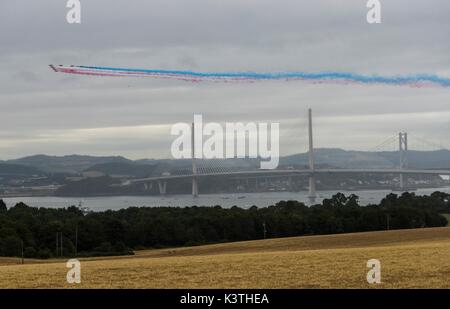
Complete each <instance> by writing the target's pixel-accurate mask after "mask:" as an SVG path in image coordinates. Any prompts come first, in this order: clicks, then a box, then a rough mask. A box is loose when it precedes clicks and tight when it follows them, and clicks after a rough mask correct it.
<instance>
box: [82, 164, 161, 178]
mask: <svg viewBox="0 0 450 309" xmlns="http://www.w3.org/2000/svg"><path fill="white" fill-rule="evenodd" d="M156 168H157V166H156V164H153V165H150V164H139V163H136V162H108V163H100V164H95V165H93V166H91V167H89V168H87V169H86V170H85V172H88V171H95V172H101V173H103V174H106V175H110V176H132V177H140V178H143V177H147V176H149V175H151V174H152V173H154V171H155V170H156Z"/></svg>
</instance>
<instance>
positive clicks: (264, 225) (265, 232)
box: [263, 221, 267, 239]
mask: <svg viewBox="0 0 450 309" xmlns="http://www.w3.org/2000/svg"><path fill="white" fill-rule="evenodd" d="M263 233H264V239H266V234H267V230H266V221H264V222H263Z"/></svg>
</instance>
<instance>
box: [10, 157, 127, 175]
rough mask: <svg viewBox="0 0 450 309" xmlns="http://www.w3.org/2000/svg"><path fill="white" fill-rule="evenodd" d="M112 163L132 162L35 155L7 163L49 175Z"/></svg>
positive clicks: (106, 158)
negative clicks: (38, 170) (33, 168)
mask: <svg viewBox="0 0 450 309" xmlns="http://www.w3.org/2000/svg"><path fill="white" fill-rule="evenodd" d="M110 162H132V161H131V160H128V159H126V158H124V157H120V156H110V157H95V156H84V155H68V156H48V155H34V156H29V157H24V158H20V159H15V160H9V161H6V163H8V164H9V163H13V164H20V165H26V166H31V167H35V168H38V169H40V170H42V171H45V172H49V173H80V172H82V171H84V170H86V169H87V168H89V167H91V166H93V165H95V164H101V163H110Z"/></svg>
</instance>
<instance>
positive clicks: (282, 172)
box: [129, 168, 450, 183]
mask: <svg viewBox="0 0 450 309" xmlns="http://www.w3.org/2000/svg"><path fill="white" fill-rule="evenodd" d="M313 174H426V175H450V170H421V169H398V168H394V169H367V168H365V169H337V168H328V169H316V170H313V171H312V170H309V169H288V170H255V171H235V172H217V173H202V174H195V175H194V174H186V175H166V176H155V177H147V178H141V179H133V180H130V181H129V182H130V183H145V182H151V181H163V180H171V179H186V178H193V177H197V178H199V177H206V176H240V175H248V176H258V175H261V176H264V175H313Z"/></svg>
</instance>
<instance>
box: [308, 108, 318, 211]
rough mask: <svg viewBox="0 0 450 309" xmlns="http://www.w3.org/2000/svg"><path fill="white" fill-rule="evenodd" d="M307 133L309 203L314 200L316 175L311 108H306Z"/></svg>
mask: <svg viewBox="0 0 450 309" xmlns="http://www.w3.org/2000/svg"><path fill="white" fill-rule="evenodd" d="M308 135H309V153H308V154H309V171H310V173H309V195H308V197H309V200H310V202H311V203H315V201H316V197H317V194H316V177H315V175H314V145H313V130H312V110H311V109H308Z"/></svg>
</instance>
